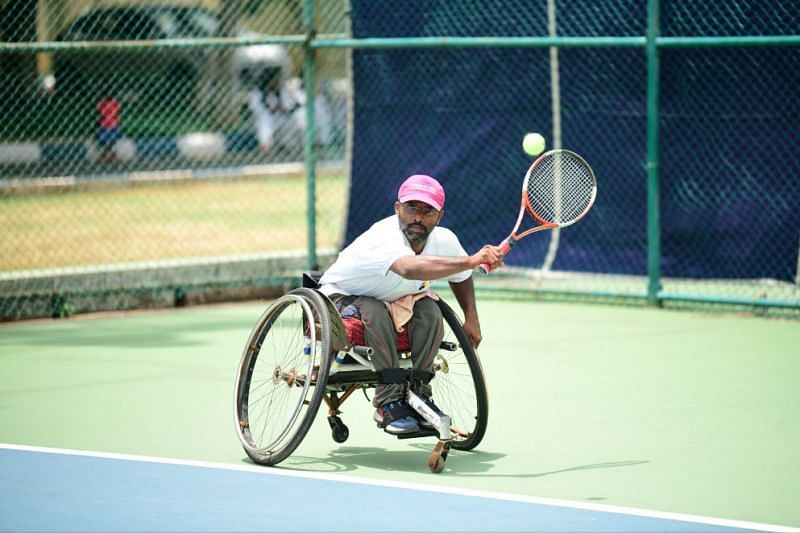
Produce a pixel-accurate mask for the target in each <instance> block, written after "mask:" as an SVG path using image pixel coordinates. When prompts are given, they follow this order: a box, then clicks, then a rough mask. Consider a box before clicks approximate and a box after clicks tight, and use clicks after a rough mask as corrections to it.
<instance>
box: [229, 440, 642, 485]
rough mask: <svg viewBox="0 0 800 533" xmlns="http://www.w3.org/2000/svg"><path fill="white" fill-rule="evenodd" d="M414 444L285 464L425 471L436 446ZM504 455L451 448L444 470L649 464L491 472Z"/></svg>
mask: <svg viewBox="0 0 800 533" xmlns="http://www.w3.org/2000/svg"><path fill="white" fill-rule="evenodd" d="M411 447H412V448H416V450H388V449H386V448H379V447H375V446H360V447H356V446H345V447H341V448H338V449H336V450H332V451H331V452H330V453H329V454H328V456H327V457H325V458H315V457H306V456H300V455H293V456H292V457H291V459H290V460H289V461H287V463H286V464H285V465H284V466H285V467H286V468H287V469H289V470H298V471H309V472H351V471H357V470H361V469H364V468H374V469H381V470H384V471H393V472H426V471H427V466H426V465H427V463H426V461H427V457H428V454H429V453H430V451H431V450H432V448H433V447H432V446H428V445H426V444H421V443H420V444H412V445H411ZM505 457H506V454H504V453H494V452H488V451H485V450H475V451H469V452H465V451H459V450H451V451H450V454H449V456H448V458H447V463H446V466H445V470H444V473H445V474H448V475H451V476H458V477H480V478H495V479H501V478H514V479H524V478H530V479H533V478H540V477H544V476H552V475H557V474H566V473H573V472H579V471H582V470H596V469H605V468H623V467H629V466H638V465H643V464H647V463H649V461H610V462H605V463H593V464H585V465H578V466H571V467H567V468H562V469H559V470H550V471H543V472H528V473H525V472H515V473H513V474H505V473H504V474H492V473H491V470H492V468H494V466H495V464H494V463H495V462H497V461H499V460H501V459H503V458H505ZM242 462H243V463H246V464H249V465H252V464H253V463H252V462H251V461H250V460H248V459H244V460H243V461H242ZM265 468H268V467H265Z"/></svg>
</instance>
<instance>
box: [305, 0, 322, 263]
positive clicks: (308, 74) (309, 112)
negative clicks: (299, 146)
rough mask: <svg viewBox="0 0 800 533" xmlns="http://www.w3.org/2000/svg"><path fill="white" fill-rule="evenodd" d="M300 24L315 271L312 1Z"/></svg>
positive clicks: (310, 246) (310, 234)
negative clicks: (304, 33)
mask: <svg viewBox="0 0 800 533" xmlns="http://www.w3.org/2000/svg"><path fill="white" fill-rule="evenodd" d="M303 22H304V26H305V30H306V42H305V44H304V46H303V52H304V56H303V85H304V86H305V91H306V139H305V160H306V225H307V231H308V262H307V265H308V269H309V270H317V269H318V268H319V264H318V261H317V193H316V182H317V176H316V162H315V160H314V137H315V133H316V123H315V113H314V94H315V92H316V91H315V90H314V49H313V48H311V41H312V40H313V39H314V35H315V31H314V0H305V1H304V2H303Z"/></svg>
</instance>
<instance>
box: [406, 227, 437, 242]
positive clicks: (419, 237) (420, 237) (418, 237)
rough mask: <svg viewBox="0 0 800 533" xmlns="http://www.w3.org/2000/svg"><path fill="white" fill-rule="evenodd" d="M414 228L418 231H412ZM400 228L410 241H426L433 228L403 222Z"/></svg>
mask: <svg viewBox="0 0 800 533" xmlns="http://www.w3.org/2000/svg"><path fill="white" fill-rule="evenodd" d="M412 228H413V229H415V230H418V231H410V230H411V229H412ZM400 230H401V231H402V232H403V235H405V236H406V239H408V242H425V241H426V240H428V235H430V234H431V230H429V229H428V228H426V227H425V226H423V225H422V224H413V223H412V224H402V223H401V224H400Z"/></svg>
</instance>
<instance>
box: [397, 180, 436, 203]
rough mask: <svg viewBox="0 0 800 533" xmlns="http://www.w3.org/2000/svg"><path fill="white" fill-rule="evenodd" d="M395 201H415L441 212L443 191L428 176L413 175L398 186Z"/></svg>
mask: <svg viewBox="0 0 800 533" xmlns="http://www.w3.org/2000/svg"><path fill="white" fill-rule="evenodd" d="M397 199H398V200H400V201H401V202H409V201H411V200H417V201H420V202H425V203H426V204H428V205H429V206H431V207H435V208H436V209H437V210H439V211H441V210H442V207H443V206H444V189H443V188H442V185H441V184H440V183H439V182H438V181H436V180H435V179H433V178H432V177H430V176H426V175H424V174H414V175H413V176H411V177H410V178H408V179H407V180H406V181H404V182H403V184H402V185H401V186H400V191H398V193H397Z"/></svg>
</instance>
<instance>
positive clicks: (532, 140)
mask: <svg viewBox="0 0 800 533" xmlns="http://www.w3.org/2000/svg"><path fill="white" fill-rule="evenodd" d="M522 149H523V150H525V153H526V154H528V155H539V154H541V153H542V152H543V151H544V137H542V135H541V134H540V133H528V134H526V135H525V138H523V139H522Z"/></svg>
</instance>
